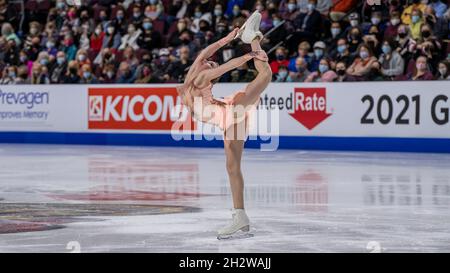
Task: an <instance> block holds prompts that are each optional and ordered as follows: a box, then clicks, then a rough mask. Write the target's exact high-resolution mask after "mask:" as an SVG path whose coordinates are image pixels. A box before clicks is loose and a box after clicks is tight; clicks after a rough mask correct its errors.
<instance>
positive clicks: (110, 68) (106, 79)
mask: <svg viewBox="0 0 450 273" xmlns="http://www.w3.org/2000/svg"><path fill="white" fill-rule="evenodd" d="M115 71H116V67H115V65H114V64H107V65H105V66H104V68H103V71H102V72H101V77H100V79H99V80H100V82H101V83H116V72H115Z"/></svg>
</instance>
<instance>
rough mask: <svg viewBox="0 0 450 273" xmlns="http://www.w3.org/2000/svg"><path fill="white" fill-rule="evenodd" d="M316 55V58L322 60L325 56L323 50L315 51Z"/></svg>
mask: <svg viewBox="0 0 450 273" xmlns="http://www.w3.org/2000/svg"><path fill="white" fill-rule="evenodd" d="M314 55H315V56H316V58H320V57H322V56H323V50H322V49H315V50H314Z"/></svg>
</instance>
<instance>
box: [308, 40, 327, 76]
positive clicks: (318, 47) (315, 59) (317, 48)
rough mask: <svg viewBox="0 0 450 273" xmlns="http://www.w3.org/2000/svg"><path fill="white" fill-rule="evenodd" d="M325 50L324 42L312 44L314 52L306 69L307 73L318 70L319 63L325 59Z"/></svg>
mask: <svg viewBox="0 0 450 273" xmlns="http://www.w3.org/2000/svg"><path fill="white" fill-rule="evenodd" d="M325 49H326V45H325V43H324V42H322V41H318V42H316V43H314V46H313V50H314V52H313V56H312V58H311V61H310V63H309V67H308V69H309V71H316V70H317V69H318V68H319V63H320V61H321V60H322V59H323V58H324V57H325Z"/></svg>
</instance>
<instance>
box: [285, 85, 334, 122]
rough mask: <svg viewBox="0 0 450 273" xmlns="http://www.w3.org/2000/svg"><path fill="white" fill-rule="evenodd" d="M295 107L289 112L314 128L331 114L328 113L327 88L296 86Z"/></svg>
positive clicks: (299, 120)
mask: <svg viewBox="0 0 450 273" xmlns="http://www.w3.org/2000/svg"><path fill="white" fill-rule="evenodd" d="M293 103H294V107H293V109H292V110H291V112H290V113H289V115H291V116H292V117H293V118H295V119H296V120H297V121H298V122H300V123H301V124H302V125H303V126H305V127H306V128H308V129H309V130H312V129H313V128H314V127H316V126H317V125H319V124H320V123H321V122H322V121H324V120H325V119H326V118H328V117H329V116H330V115H331V114H329V113H327V112H326V110H327V97H326V89H325V88H315V87H313V88H295V90H294V102H293Z"/></svg>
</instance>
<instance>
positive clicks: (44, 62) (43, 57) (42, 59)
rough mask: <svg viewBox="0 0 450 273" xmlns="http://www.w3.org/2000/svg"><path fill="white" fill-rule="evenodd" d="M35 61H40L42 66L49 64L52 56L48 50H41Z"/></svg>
mask: <svg viewBox="0 0 450 273" xmlns="http://www.w3.org/2000/svg"><path fill="white" fill-rule="evenodd" d="M35 63H38V64H40V65H41V67H42V66H49V65H50V58H49V55H48V53H47V52H46V51H41V52H40V53H39V55H38V57H37V59H36V61H35Z"/></svg>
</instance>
